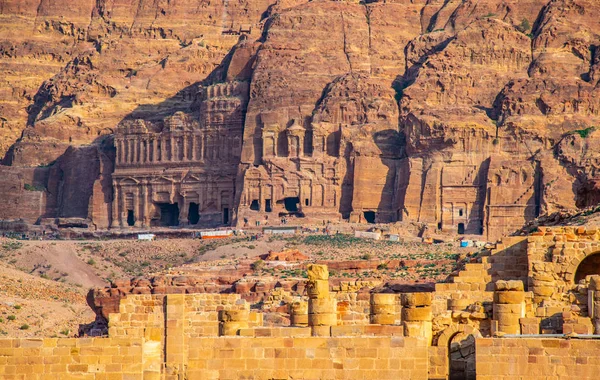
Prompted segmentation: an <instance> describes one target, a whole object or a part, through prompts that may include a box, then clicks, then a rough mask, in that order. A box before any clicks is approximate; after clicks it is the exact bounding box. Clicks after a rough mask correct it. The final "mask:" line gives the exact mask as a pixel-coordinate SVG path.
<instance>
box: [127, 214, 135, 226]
mask: <svg viewBox="0 0 600 380" xmlns="http://www.w3.org/2000/svg"><path fill="white" fill-rule="evenodd" d="M127 225H128V226H129V227H133V226H134V225H135V214H134V213H133V210H127Z"/></svg>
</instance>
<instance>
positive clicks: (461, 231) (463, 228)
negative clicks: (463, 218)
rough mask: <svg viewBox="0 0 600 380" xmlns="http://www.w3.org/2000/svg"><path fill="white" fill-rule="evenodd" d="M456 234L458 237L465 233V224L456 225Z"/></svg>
mask: <svg viewBox="0 0 600 380" xmlns="http://www.w3.org/2000/svg"><path fill="white" fill-rule="evenodd" d="M458 233H459V235H463V234H464V233H465V224H464V223H458Z"/></svg>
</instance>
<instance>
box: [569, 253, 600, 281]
mask: <svg viewBox="0 0 600 380" xmlns="http://www.w3.org/2000/svg"><path fill="white" fill-rule="evenodd" d="M594 274H597V275H600V254H598V253H596V254H593V255H591V256H588V257H586V258H585V259H583V260H582V261H581V263H579V266H578V267H577V271H575V283H576V284H578V283H579V281H581V280H583V279H584V278H586V277H587V276H590V275H594Z"/></svg>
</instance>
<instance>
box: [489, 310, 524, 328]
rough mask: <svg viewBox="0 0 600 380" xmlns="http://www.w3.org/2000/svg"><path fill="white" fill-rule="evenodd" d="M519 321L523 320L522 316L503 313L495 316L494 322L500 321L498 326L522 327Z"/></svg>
mask: <svg viewBox="0 0 600 380" xmlns="http://www.w3.org/2000/svg"><path fill="white" fill-rule="evenodd" d="M519 319H521V316H520V315H519V314H506V313H501V314H495V315H494V320H496V321H498V325H517V326H520V324H519Z"/></svg>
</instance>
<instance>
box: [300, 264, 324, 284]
mask: <svg viewBox="0 0 600 380" xmlns="http://www.w3.org/2000/svg"><path fill="white" fill-rule="evenodd" d="M306 273H307V275H308V280H309V281H316V280H328V279H329V270H328V269H327V265H319V264H308V266H307V267H306Z"/></svg>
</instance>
